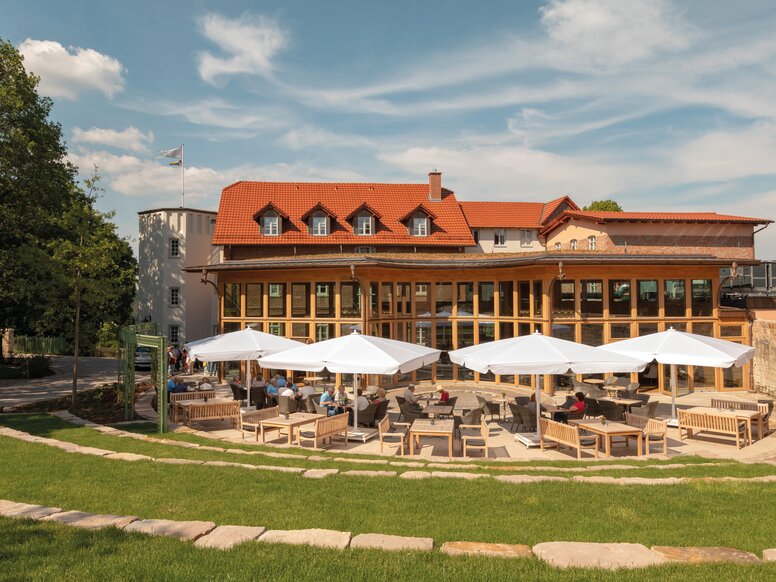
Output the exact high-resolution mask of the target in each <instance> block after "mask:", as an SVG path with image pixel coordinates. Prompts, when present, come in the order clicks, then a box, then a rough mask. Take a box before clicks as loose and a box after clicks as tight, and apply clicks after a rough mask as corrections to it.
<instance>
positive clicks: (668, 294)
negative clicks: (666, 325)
mask: <svg viewBox="0 0 776 582" xmlns="http://www.w3.org/2000/svg"><path fill="white" fill-rule="evenodd" d="M663 295H664V297H665V312H666V317H685V316H686V315H687V299H686V296H685V292H684V279H666V280H665V281H664V293H663Z"/></svg>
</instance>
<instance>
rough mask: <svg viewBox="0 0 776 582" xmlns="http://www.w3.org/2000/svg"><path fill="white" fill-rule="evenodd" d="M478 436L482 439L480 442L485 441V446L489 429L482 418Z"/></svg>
mask: <svg viewBox="0 0 776 582" xmlns="http://www.w3.org/2000/svg"><path fill="white" fill-rule="evenodd" d="M480 436H481V437H482V440H484V441H485V444H487V443H488V437H489V436H490V429H489V428H488V425H487V423H486V422H485V419H484V418H483V419H482V420H481V421H480Z"/></svg>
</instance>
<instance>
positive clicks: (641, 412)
mask: <svg viewBox="0 0 776 582" xmlns="http://www.w3.org/2000/svg"><path fill="white" fill-rule="evenodd" d="M658 404H659V402H658V401H657V400H652V401H650V402H647V403H646V404H644V406H634V407H633V408H631V412H632V413H633V414H636V415H638V416H643V417H646V418H652V417H653V416H655V411H656V410H657V405H658Z"/></svg>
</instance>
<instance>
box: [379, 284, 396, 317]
mask: <svg viewBox="0 0 776 582" xmlns="http://www.w3.org/2000/svg"><path fill="white" fill-rule="evenodd" d="M380 312H381V313H382V314H383V315H391V313H393V283H383V284H382V285H380Z"/></svg>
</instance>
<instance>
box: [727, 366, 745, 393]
mask: <svg viewBox="0 0 776 582" xmlns="http://www.w3.org/2000/svg"><path fill="white" fill-rule="evenodd" d="M722 385H723V386H724V387H725V388H743V387H744V371H743V368H737V367H736V366H731V367H730V368H722Z"/></svg>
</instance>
